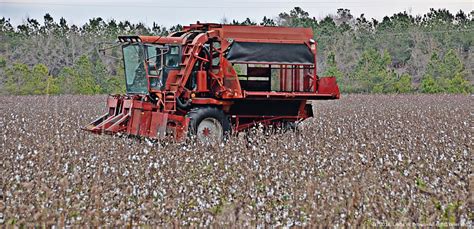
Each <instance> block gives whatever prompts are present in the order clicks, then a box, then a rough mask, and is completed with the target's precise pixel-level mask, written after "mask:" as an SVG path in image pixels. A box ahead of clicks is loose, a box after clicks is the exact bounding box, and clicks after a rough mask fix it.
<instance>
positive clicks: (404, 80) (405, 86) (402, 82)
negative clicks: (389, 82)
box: [394, 73, 413, 93]
mask: <svg viewBox="0 0 474 229" xmlns="http://www.w3.org/2000/svg"><path fill="white" fill-rule="evenodd" d="M394 91H395V92H397V93H410V92H412V91H413V87H412V83H411V76H410V75H408V74H406V73H404V74H402V75H401V76H400V78H399V79H398V81H396V82H395V83H394Z"/></svg>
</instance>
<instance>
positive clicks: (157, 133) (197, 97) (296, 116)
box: [84, 22, 340, 141]
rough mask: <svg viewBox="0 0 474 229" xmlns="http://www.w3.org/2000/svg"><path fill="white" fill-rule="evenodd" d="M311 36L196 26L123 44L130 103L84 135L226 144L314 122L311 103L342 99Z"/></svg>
mask: <svg viewBox="0 0 474 229" xmlns="http://www.w3.org/2000/svg"><path fill="white" fill-rule="evenodd" d="M312 38H313V32H312V30H311V29H308V28H284V27H263V26H233V25H220V24H201V23H199V22H198V23H197V24H192V25H190V26H185V27H184V29H183V31H179V32H175V33H172V34H170V35H169V36H167V37H160V36H120V37H119V38H118V39H119V42H120V43H121V44H122V51H123V61H124V66H125V80H126V88H127V94H126V95H111V96H109V97H108V99H107V107H108V112H107V114H105V115H103V116H102V117H100V118H98V119H97V120H95V121H93V122H92V123H90V124H89V125H87V126H86V127H85V128H84V129H86V130H88V131H91V132H93V133H108V134H115V133H126V134H129V135H135V136H143V137H148V138H161V137H164V136H173V137H174V138H175V139H176V140H180V139H183V138H184V137H185V136H187V134H191V135H196V136H197V137H198V139H200V140H204V141H206V140H210V139H213V140H221V139H223V138H224V137H225V136H226V135H227V134H228V133H230V132H231V131H241V130H245V129H247V128H249V127H251V126H253V125H255V124H258V123H261V124H263V125H276V126H288V125H292V124H294V123H296V122H298V121H301V120H304V119H306V118H308V117H312V116H313V112H312V106H311V104H307V101H308V100H323V99H338V98H339V96H340V93H339V88H338V86H337V83H336V79H335V78H334V77H318V75H317V74H316V42H315V41H314V40H313V39H312Z"/></svg>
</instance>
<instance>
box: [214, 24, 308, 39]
mask: <svg viewBox="0 0 474 229" xmlns="http://www.w3.org/2000/svg"><path fill="white" fill-rule="evenodd" d="M216 30H220V31H222V34H221V35H222V38H223V39H228V38H230V39H249V40H250V39H253V40H256V39H262V40H281V41H282V42H285V43H286V41H300V42H301V43H303V42H308V41H309V39H312V38H313V30H312V29H311V28H288V27H265V26H235V25H223V26H222V28H220V29H216Z"/></svg>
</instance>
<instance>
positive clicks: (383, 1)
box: [0, 0, 474, 27]
mask: <svg viewBox="0 0 474 229" xmlns="http://www.w3.org/2000/svg"><path fill="white" fill-rule="evenodd" d="M295 6H299V7H301V8H303V9H304V10H305V11H308V12H309V14H310V16H311V17H316V18H317V19H322V18H324V17H325V16H326V15H329V14H335V13H336V10H337V9H338V8H347V9H350V10H351V13H352V15H354V16H356V17H358V16H359V15H360V14H362V13H363V14H365V17H366V18H368V19H370V18H375V19H377V20H380V19H382V18H383V17H384V16H386V15H389V16H390V15H393V14H394V13H398V12H403V11H407V12H408V13H410V14H413V15H423V14H424V13H426V12H428V11H429V9H430V8H435V9H438V8H446V9H448V10H449V11H450V12H451V13H453V14H454V13H456V12H458V11H459V10H463V11H464V12H466V13H468V12H470V11H472V10H473V8H474V0H333V1H331V0H296V1H282V0H253V1H252V0H220V1H212V0H200V1H197V0H196V1H193V0H179V1H177V0H175V1H171V0H133V1H132V0H115V1H113V0H0V17H5V18H10V20H11V23H12V24H13V25H15V26H16V25H18V24H21V23H23V22H24V21H25V20H26V19H27V18H35V19H37V20H39V21H40V22H42V21H43V16H44V15H45V14H46V13H49V14H51V16H52V17H53V18H54V19H55V20H56V21H59V18H61V17H64V18H65V19H66V20H67V22H68V24H76V25H82V24H84V23H86V22H87V21H88V20H89V19H90V18H93V17H101V18H103V19H105V20H110V19H115V20H117V21H122V20H129V21H130V22H133V23H138V22H142V23H145V24H146V25H148V26H151V25H152V24H153V22H156V23H157V24H159V25H163V26H168V27H169V26H172V25H176V24H182V25H186V24H190V23H195V22H196V21H200V22H217V23H219V22H222V21H223V19H224V18H226V19H227V20H229V21H232V19H236V20H239V21H243V20H245V18H247V17H248V18H250V19H252V20H253V21H256V22H260V21H261V20H262V18H263V16H267V17H270V18H275V17H277V16H278V14H279V13H280V12H289V11H290V10H291V9H293V8H294V7H295Z"/></svg>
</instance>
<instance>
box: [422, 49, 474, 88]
mask: <svg viewBox="0 0 474 229" xmlns="http://www.w3.org/2000/svg"><path fill="white" fill-rule="evenodd" d="M465 74H466V71H465V68H464V64H463V63H462V61H461V60H460V58H459V57H458V55H457V54H456V52H454V50H449V51H448V52H447V53H446V54H445V55H444V57H443V58H439V56H438V54H436V53H433V54H432V55H431V58H430V61H429V63H428V67H427V70H426V74H425V76H424V77H423V79H422V81H421V86H420V91H421V92H423V93H440V92H447V93H471V92H472V85H471V84H470V82H469V81H468V80H466V79H465Z"/></svg>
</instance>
